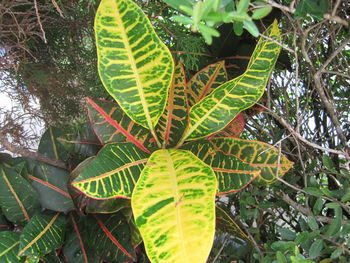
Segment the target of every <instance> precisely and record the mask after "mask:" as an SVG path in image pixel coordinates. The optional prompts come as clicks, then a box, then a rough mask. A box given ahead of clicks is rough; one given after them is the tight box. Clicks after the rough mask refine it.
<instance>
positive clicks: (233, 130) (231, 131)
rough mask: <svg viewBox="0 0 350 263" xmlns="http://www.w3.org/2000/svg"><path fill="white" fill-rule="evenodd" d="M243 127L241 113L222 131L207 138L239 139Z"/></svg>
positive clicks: (243, 122)
mask: <svg viewBox="0 0 350 263" xmlns="http://www.w3.org/2000/svg"><path fill="white" fill-rule="evenodd" d="M244 127H245V119H244V115H243V113H242V112H241V113H240V114H238V115H237V117H236V118H234V119H233V121H231V122H230V123H229V124H228V125H227V126H226V127H225V128H224V129H222V130H221V131H218V132H217V133H214V134H212V135H210V136H209V138H215V137H231V138H239V136H240V135H241V133H242V132H243V130H244Z"/></svg>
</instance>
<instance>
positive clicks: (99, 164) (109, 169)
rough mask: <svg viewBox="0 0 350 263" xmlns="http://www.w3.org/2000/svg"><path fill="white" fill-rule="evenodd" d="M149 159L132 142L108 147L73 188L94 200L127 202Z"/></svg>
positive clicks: (86, 169) (74, 182)
mask: <svg viewBox="0 0 350 263" xmlns="http://www.w3.org/2000/svg"><path fill="white" fill-rule="evenodd" d="M148 157H149V155H148V154H146V153H145V152H144V151H141V150H140V149H139V148H137V147H136V146H135V145H134V144H132V143H111V144H107V145H106V146H105V147H103V148H102V150H101V151H100V152H99V153H98V155H97V156H96V159H94V160H93V161H92V162H91V163H90V164H88V165H87V166H86V168H85V169H84V170H83V171H82V172H81V173H80V175H79V176H78V177H77V178H75V179H74V180H73V182H72V186H73V187H75V188H77V189H78V190H79V191H81V192H83V193H84V194H85V195H87V196H89V197H91V198H94V199H110V198H117V197H120V198H127V199H130V197H131V194H132V191H133V189H134V186H135V184H136V182H137V180H138V178H139V176H140V173H141V171H142V169H143V167H144V166H145V164H146V162H147V159H148Z"/></svg>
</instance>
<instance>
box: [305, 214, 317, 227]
mask: <svg viewBox="0 0 350 263" xmlns="http://www.w3.org/2000/svg"><path fill="white" fill-rule="evenodd" d="M307 223H308V225H309V227H310V228H311V229H312V230H317V229H318V224H317V221H316V219H315V218H314V217H313V216H308V217H307Z"/></svg>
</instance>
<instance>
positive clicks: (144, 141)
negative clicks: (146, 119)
mask: <svg viewBox="0 0 350 263" xmlns="http://www.w3.org/2000/svg"><path fill="white" fill-rule="evenodd" d="M86 105H87V108H88V112H89V118H90V122H91V125H92V128H93V129H94V131H95V133H96V135H97V136H98V138H99V139H100V141H101V143H103V144H107V143H111V142H132V143H134V144H135V145H136V146H137V147H138V148H140V149H141V150H143V151H144V152H146V153H150V151H149V149H148V148H152V147H154V146H153V143H152V140H153V138H152V135H151V134H150V132H149V130H147V129H145V128H144V127H142V126H140V125H138V124H136V123H135V122H133V121H132V120H131V119H130V118H129V116H128V115H126V114H125V112H124V111H123V110H122V109H121V108H120V107H119V106H118V104H116V103H113V102H110V101H106V100H100V99H92V98H86Z"/></svg>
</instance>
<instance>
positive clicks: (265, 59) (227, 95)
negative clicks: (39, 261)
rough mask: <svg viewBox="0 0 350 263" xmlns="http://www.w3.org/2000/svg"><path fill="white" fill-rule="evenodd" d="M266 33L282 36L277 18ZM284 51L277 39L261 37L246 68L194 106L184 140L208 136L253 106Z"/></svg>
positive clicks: (271, 35) (270, 35) (272, 35)
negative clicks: (242, 72) (269, 39)
mask: <svg viewBox="0 0 350 263" xmlns="http://www.w3.org/2000/svg"><path fill="white" fill-rule="evenodd" d="M265 34H266V35H267V36H269V37H272V38H274V37H277V41H278V39H279V34H280V33H279V29H278V26H277V21H275V22H274V23H273V24H272V26H270V27H269V28H268V29H267V31H266V32H265ZM279 51H280V47H279V45H277V44H276V43H275V42H273V41H268V40H266V39H263V38H260V40H259V43H258V45H257V46H256V48H255V50H254V52H253V54H252V56H251V60H250V62H249V65H248V68H247V70H246V72H245V73H244V74H243V75H241V76H239V77H237V78H235V79H233V80H230V81H228V82H226V83H224V84H222V85H221V86H219V87H217V88H216V89H215V90H214V91H213V92H212V93H210V94H209V96H206V97H205V98H204V99H203V100H201V101H200V102H199V103H197V104H195V105H194V106H193V107H192V108H191V109H190V125H189V127H188V129H187V130H186V132H185V135H184V137H183V139H182V141H185V140H195V139H199V138H203V137H207V136H209V135H210V134H213V133H215V132H217V131H219V130H221V129H223V128H224V127H225V126H226V125H227V124H229V123H230V122H231V121H232V120H233V119H234V118H235V117H236V116H237V115H238V114H239V113H240V112H241V111H243V110H245V109H247V108H249V107H251V106H253V105H254V104H255V102H256V101H258V100H259V99H260V98H261V96H262V94H263V93H264V90H265V86H266V83H267V81H268V78H269V76H270V73H271V71H272V69H273V67H274V65H275V62H276V60H277V57H278V54H279Z"/></svg>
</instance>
